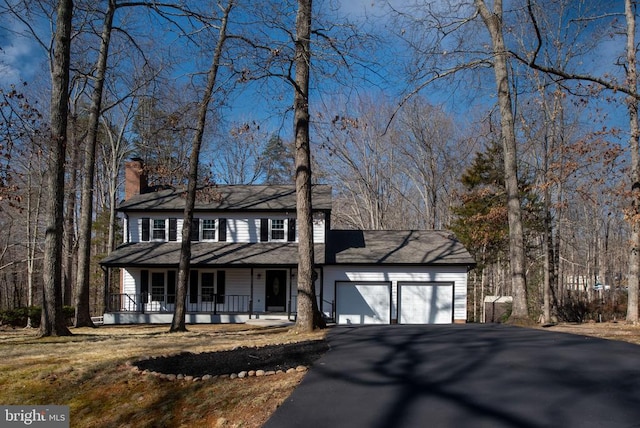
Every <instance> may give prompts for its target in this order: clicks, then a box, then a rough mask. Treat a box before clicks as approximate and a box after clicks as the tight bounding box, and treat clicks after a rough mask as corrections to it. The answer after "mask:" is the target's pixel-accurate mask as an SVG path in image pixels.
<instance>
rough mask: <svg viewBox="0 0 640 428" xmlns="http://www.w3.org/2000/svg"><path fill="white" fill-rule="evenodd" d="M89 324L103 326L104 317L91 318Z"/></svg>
mask: <svg viewBox="0 0 640 428" xmlns="http://www.w3.org/2000/svg"><path fill="white" fill-rule="evenodd" d="M91 322H93V324H94V325H104V316H100V317H91Z"/></svg>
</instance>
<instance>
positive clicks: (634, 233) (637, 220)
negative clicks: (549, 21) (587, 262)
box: [624, 0, 640, 324]
mask: <svg viewBox="0 0 640 428" xmlns="http://www.w3.org/2000/svg"><path fill="white" fill-rule="evenodd" d="M624 12H625V16H626V20H627V85H628V86H629V89H630V90H632V91H633V92H634V93H635V92H636V90H637V86H638V77H637V67H636V43H635V34H636V15H635V14H636V6H635V1H633V0H625V2H624ZM627 109H628V111H629V150H630V151H631V193H632V194H631V198H632V201H631V215H630V216H629V218H630V223H631V239H630V241H631V248H630V252H629V284H628V285H629V297H628V303H627V322H630V323H634V324H635V323H637V322H638V275H640V154H639V153H638V150H639V147H638V139H639V137H640V129H638V99H637V98H634V97H628V98H627Z"/></svg>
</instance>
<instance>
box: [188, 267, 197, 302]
mask: <svg viewBox="0 0 640 428" xmlns="http://www.w3.org/2000/svg"><path fill="white" fill-rule="evenodd" d="M189 276H190V277H191V278H190V280H189V303H198V271H197V270H192V271H191V273H190V275H189Z"/></svg>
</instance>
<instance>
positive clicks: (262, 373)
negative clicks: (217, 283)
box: [125, 357, 309, 382]
mask: <svg viewBox="0 0 640 428" xmlns="http://www.w3.org/2000/svg"><path fill="white" fill-rule="evenodd" d="M150 359H152V357H147V358H142V359H140V360H137V361H144V360H150ZM125 365H126V366H127V367H128V368H130V369H131V371H133V372H134V373H139V374H143V375H151V376H155V377H157V378H158V379H162V380H167V381H170V382H176V381H185V382H200V381H208V380H214V379H245V378H249V377H267V376H273V375H276V374H291V373H303V372H306V371H307V370H309V368H308V367H307V366H303V365H300V366H297V367H295V368H293V367H291V368H289V369H287V370H286V371H285V370H248V371H241V372H240V373H230V374H221V375H210V374H206V375H204V376H202V377H200V376H188V375H184V374H177V375H176V374H166V373H160V372H155V371H150V370H148V369H145V370H140V369H139V368H138V367H136V366H135V365H134V364H133V363H132V362H131V361H127V362H126V364H125Z"/></svg>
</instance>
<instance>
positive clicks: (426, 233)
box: [326, 230, 475, 266]
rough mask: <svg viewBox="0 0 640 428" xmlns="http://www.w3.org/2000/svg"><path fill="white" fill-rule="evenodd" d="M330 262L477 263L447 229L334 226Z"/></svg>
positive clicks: (329, 255) (330, 236)
mask: <svg viewBox="0 0 640 428" xmlns="http://www.w3.org/2000/svg"><path fill="white" fill-rule="evenodd" d="M327 242H329V245H328V248H327V256H326V258H327V260H326V261H327V264H376V265H378V264H399V265H403V264H405V265H468V266H472V265H475V260H474V259H473V257H472V256H471V254H469V252H468V251H467V249H466V248H465V247H464V246H463V245H462V243H460V241H458V240H457V239H456V237H455V236H454V235H453V234H452V233H451V232H448V231H438V230H375V231H374V230H366V231H362V230H332V231H330V232H329V236H328V237H327Z"/></svg>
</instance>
